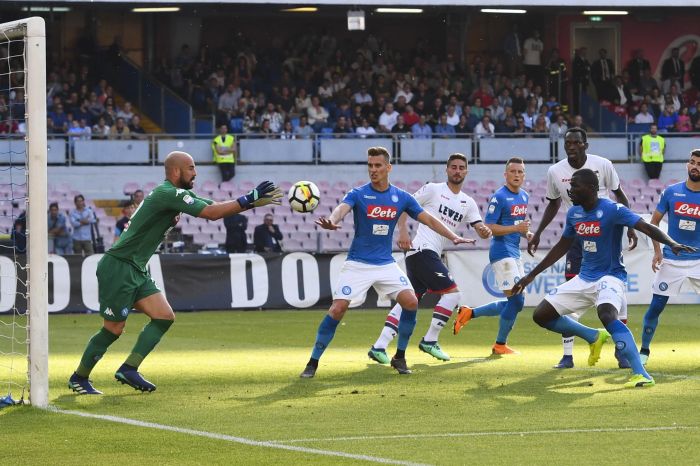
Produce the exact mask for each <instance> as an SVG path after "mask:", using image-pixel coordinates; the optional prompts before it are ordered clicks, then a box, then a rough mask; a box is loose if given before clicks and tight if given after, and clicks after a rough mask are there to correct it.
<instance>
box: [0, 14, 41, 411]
mask: <svg viewBox="0 0 700 466" xmlns="http://www.w3.org/2000/svg"><path fill="white" fill-rule="evenodd" d="M22 42H23V46H22V44H21V43H22ZM13 43H14V44H13ZM18 43H19V48H18V47H16V45H18ZM0 45H1V46H4V47H5V49H6V50H7V58H6V60H7V64H6V69H7V73H8V76H7V77H6V81H7V83H8V84H9V87H8V89H7V90H5V89H0V91H8V92H10V93H12V92H15V95H16V92H17V88H22V87H23V89H22V90H23V92H24V108H25V114H24V115H20V117H21V118H22V119H23V120H24V121H25V125H26V134H25V136H24V141H23V142H24V155H25V162H24V173H25V177H26V191H27V194H26V198H25V207H26V221H27V224H26V230H25V232H26V238H27V252H26V269H27V270H26V272H27V280H26V290H27V291H26V302H27V310H26V319H27V323H26V325H27V334H28V336H27V343H26V344H27V345H28V349H27V365H28V370H27V377H28V383H29V401H30V402H31V404H32V405H33V406H37V407H40V408H45V407H47V406H48V401H49V383H48V355H49V343H48V342H49V336H48V327H49V326H48V263H47V260H48V231H47V230H48V228H47V210H48V209H47V166H46V163H47V162H46V160H47V137H46V133H47V127H46V27H45V23H44V19H43V18H40V17H32V18H27V19H22V20H19V21H13V22H10V23H5V24H0ZM18 49H19V50H20V51H21V52H22V53H21V56H18V57H14V56H13V55H12V53H13V50H18ZM18 55H20V54H19V53H18ZM20 59H21V63H22V64H23V67H22V68H21V69H16V68H17V66H15V64H14V63H13V61H14V62H20ZM4 71H5V69H3V72H4ZM13 73H22V75H21V76H19V75H17V76H13ZM4 82H5V80H3V83H4ZM3 87H4V84H3ZM11 112H12V110H10V117H9V118H10V123H12V113H11ZM20 143H21V141H20ZM12 163H13V162H12V160H10V165H12ZM19 276H20V274H19V271H18V273H17V277H19Z"/></svg>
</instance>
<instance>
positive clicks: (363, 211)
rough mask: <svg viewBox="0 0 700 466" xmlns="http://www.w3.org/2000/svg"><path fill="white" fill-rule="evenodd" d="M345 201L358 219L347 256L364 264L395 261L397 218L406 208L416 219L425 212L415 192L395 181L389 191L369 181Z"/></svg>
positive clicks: (380, 263) (381, 263) (348, 195)
mask: <svg viewBox="0 0 700 466" xmlns="http://www.w3.org/2000/svg"><path fill="white" fill-rule="evenodd" d="M343 202H344V203H345V204H348V205H349V206H350V207H352V210H353V217H354V220H355V237H354V238H353V240H352V244H351V245H350V251H349V252H348V260H352V261H357V262H363V263H365V264H374V265H384V264H390V263H392V262H394V258H393V256H392V255H391V250H392V247H391V245H392V241H393V236H394V228H395V227H396V222H397V221H398V220H399V217H400V216H401V214H402V213H403V212H406V213H407V214H408V215H409V216H411V218H413V219H415V218H416V217H418V215H419V214H420V213H421V212H423V208H422V207H421V206H420V205H419V204H418V202H417V201H416V200H415V198H414V197H413V196H411V195H410V194H409V193H407V192H406V191H404V190H403V189H399V188H397V187H396V186H393V185H389V189H387V190H386V191H376V190H375V189H374V188H372V184H371V183H367V184H365V185H363V186H359V187H357V188H354V189H353V190H352V191H350V192H349V193H347V194H346V195H345V198H344V199H343Z"/></svg>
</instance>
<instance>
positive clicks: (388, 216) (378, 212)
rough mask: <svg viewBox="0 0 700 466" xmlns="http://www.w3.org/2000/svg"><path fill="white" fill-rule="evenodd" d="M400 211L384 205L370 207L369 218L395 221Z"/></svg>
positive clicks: (368, 209) (368, 207)
mask: <svg viewBox="0 0 700 466" xmlns="http://www.w3.org/2000/svg"><path fill="white" fill-rule="evenodd" d="M397 214H398V210H396V207H391V206H382V205H368V206H367V218H378V219H380V220H394V219H395V218H396V215H397Z"/></svg>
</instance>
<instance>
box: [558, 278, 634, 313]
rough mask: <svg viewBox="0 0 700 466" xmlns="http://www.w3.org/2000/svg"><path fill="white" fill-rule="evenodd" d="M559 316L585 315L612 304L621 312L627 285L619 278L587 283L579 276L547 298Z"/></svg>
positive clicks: (560, 286)
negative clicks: (592, 308) (591, 310)
mask: <svg viewBox="0 0 700 466" xmlns="http://www.w3.org/2000/svg"><path fill="white" fill-rule="evenodd" d="M544 299H546V300H547V302H548V303H549V304H551V305H552V306H553V307H554V309H555V310H556V311H557V312H558V313H559V315H562V316H563V315H568V314H574V313H575V314H577V315H578V316H579V317H580V316H581V315H583V313H585V312H586V311H587V310H588V309H589V308H591V307H594V306H595V307H598V306H600V305H601V304H612V305H613V306H614V307H615V309H617V311H618V312H619V311H620V309H622V306H623V303H625V302H626V299H625V283H624V282H623V281H622V280H620V279H619V278H616V277H613V276H611V275H606V276H604V277H602V278H600V279H599V280H598V281H595V282H587V281H584V280H582V279H581V277H579V276H578V275H577V276H575V277H574V278H572V279H571V280H569V281H568V282H564V283H562V284H561V285H559V286H558V287H556V288H555V289H553V290H552V291H550V292H549V294H548V295H547V296H545V298H544Z"/></svg>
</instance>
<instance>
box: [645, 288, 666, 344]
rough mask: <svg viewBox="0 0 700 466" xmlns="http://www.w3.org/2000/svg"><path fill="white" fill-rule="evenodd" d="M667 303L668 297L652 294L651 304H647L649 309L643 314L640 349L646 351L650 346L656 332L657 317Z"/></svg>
mask: <svg viewBox="0 0 700 466" xmlns="http://www.w3.org/2000/svg"><path fill="white" fill-rule="evenodd" d="M667 302H668V296H661V295H660V294H654V296H652V298H651V303H649V309H647V312H646V314H644V321H643V327H642V328H644V331H643V332H642V348H643V349H646V350H648V349H649V345H651V340H652V339H653V338H654V333H655V332H656V326H657V325H659V316H660V315H661V313H662V312H663V310H664V307H666V303H667Z"/></svg>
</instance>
